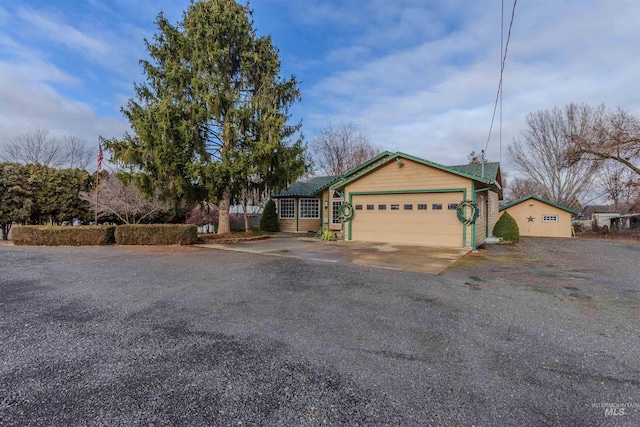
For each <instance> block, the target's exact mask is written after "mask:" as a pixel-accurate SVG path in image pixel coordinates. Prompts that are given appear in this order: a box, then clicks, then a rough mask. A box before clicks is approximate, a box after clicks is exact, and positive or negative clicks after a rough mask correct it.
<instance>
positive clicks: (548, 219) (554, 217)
mask: <svg viewBox="0 0 640 427" xmlns="http://www.w3.org/2000/svg"><path fill="white" fill-rule="evenodd" d="M542 222H558V215H542Z"/></svg>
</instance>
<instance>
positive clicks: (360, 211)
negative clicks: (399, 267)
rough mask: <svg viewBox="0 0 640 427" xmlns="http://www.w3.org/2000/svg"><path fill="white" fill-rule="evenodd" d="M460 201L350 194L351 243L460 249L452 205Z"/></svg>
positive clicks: (447, 196) (442, 196)
mask: <svg viewBox="0 0 640 427" xmlns="http://www.w3.org/2000/svg"><path fill="white" fill-rule="evenodd" d="M461 201H462V193H419V194H375V195H354V196H353V198H352V204H353V207H354V215H353V219H352V220H351V227H352V228H351V240H358V241H368V242H388V243H405V244H428V245H434V246H450V247H462V246H464V244H463V242H462V230H463V225H462V223H461V222H460V221H459V220H458V217H457V215H456V211H455V207H454V206H453V205H456V206H457V203H460V202H461ZM449 205H452V206H449ZM438 207H439V208H440V209H438Z"/></svg>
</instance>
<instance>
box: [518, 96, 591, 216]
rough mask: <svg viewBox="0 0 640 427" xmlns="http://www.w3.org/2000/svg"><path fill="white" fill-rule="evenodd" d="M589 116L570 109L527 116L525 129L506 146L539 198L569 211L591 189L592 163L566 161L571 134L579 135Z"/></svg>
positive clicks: (586, 124) (587, 123) (540, 112)
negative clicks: (532, 184)
mask: <svg viewBox="0 0 640 427" xmlns="http://www.w3.org/2000/svg"><path fill="white" fill-rule="evenodd" d="M589 119H590V118H589V117H587V116H582V115H581V114H580V112H579V111H574V110H572V109H571V106H567V107H566V108H565V109H564V110H562V109H559V108H554V109H553V110H544V111H537V112H535V113H531V114H529V115H528V116H527V129H526V130H525V131H523V132H522V134H521V135H520V136H519V137H518V138H517V139H516V140H515V141H514V142H513V143H512V144H511V145H510V146H509V148H508V150H507V151H508V153H509V156H510V157H511V160H512V161H513V163H514V165H515V167H516V169H517V170H518V171H520V172H521V173H522V174H523V175H524V178H525V179H527V180H530V181H532V182H533V183H535V184H537V185H539V186H540V188H541V190H543V194H539V195H540V196H542V197H544V198H546V199H549V200H551V201H552V202H555V203H559V204H561V205H564V206H568V207H571V208H579V207H580V206H579V201H580V199H581V198H582V196H583V195H584V194H585V193H586V192H587V191H588V190H589V189H590V188H589V187H590V186H591V184H592V181H593V174H594V173H595V172H596V170H597V169H598V166H599V165H598V164H597V163H595V162H587V161H584V160H580V159H579V160H577V161H575V162H567V161H566V158H567V151H568V149H569V148H570V145H571V135H575V134H580V133H581V132H584V131H585V128H586V127H587V126H589Z"/></svg>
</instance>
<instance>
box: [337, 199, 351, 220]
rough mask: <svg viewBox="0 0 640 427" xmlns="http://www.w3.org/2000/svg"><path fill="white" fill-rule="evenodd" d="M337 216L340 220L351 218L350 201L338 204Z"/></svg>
mask: <svg viewBox="0 0 640 427" xmlns="http://www.w3.org/2000/svg"><path fill="white" fill-rule="evenodd" d="M338 218H340V220H341V221H342V222H347V221H351V218H353V206H351V203H349V202H344V203H343V204H342V205H341V206H340V209H339V210H338Z"/></svg>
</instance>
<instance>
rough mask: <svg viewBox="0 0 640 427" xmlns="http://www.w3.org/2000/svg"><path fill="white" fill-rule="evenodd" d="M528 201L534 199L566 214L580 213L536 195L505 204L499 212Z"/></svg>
mask: <svg viewBox="0 0 640 427" xmlns="http://www.w3.org/2000/svg"><path fill="white" fill-rule="evenodd" d="M529 199H535V200H537V201H539V202H542V203H546V204H547V205H551V206H553V207H556V208H558V209H562V210H563V211H567V212H569V213H572V214H574V215H580V212H578V211H576V210H573V209H570V208H568V207H566V206H562V205H559V204H557V203H554V202H552V201H551V200H547V199H543V198H542V197H539V196H536V195H533V194H531V195H529V196H525V197H523V198H521V199H518V200H516V201H514V202H511V203H508V204H506V205H504V206H501V207H500V210H501V211H503V210H505V209H508V208H510V207H512V206H515V205H518V204H520V203H522V202H526V201H527V200H529Z"/></svg>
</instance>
